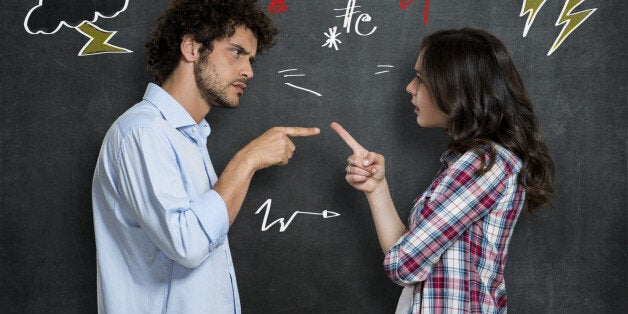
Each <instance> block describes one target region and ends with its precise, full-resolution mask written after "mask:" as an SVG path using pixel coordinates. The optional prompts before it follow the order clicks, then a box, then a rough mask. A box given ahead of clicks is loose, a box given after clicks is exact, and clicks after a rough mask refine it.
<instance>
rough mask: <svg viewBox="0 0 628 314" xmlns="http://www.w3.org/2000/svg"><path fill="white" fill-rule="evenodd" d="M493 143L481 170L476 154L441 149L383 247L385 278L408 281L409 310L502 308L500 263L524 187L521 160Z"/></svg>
mask: <svg viewBox="0 0 628 314" xmlns="http://www.w3.org/2000/svg"><path fill="white" fill-rule="evenodd" d="M494 147H495V150H496V155H495V164H494V165H493V166H492V167H491V169H489V170H488V171H487V172H485V173H484V174H482V175H478V174H477V172H478V169H480V167H481V165H482V160H481V158H480V156H479V155H478V154H477V153H475V152H473V151H468V152H466V153H464V154H455V153H453V152H452V151H447V152H445V153H444V154H443V156H442V157H441V162H442V164H443V165H442V167H441V170H440V171H439V173H438V174H437V176H436V178H435V179H434V182H433V183H432V184H431V186H430V187H429V188H428V189H426V191H425V192H424V193H423V194H422V195H421V196H420V197H419V198H417V201H416V202H415V205H414V207H413V209H412V211H411V212H410V217H409V225H410V228H409V231H408V232H407V233H406V234H404V235H403V236H402V237H401V238H400V239H399V241H398V242H397V243H396V244H395V245H394V246H393V247H392V248H390V249H389V250H388V251H387V252H386V257H385V259H384V268H385V270H386V274H387V275H388V277H389V278H390V279H391V280H392V281H394V282H395V283H397V284H399V285H404V286H407V285H415V288H414V296H413V302H412V305H411V307H410V311H411V312H412V313H505V312H506V285H505V282H504V276H503V274H504V267H505V265H506V255H507V251H508V244H509V242H510V238H511V236H512V231H513V229H514V226H515V222H516V221H517V217H518V216H519V213H520V212H521V208H522V207H523V202H524V196H525V192H524V190H523V187H522V186H521V185H520V184H518V182H517V175H518V173H519V170H520V169H521V166H522V164H521V160H520V159H519V158H518V157H517V156H515V154H513V153H512V152H510V151H509V150H507V149H505V148H503V147H502V146H499V145H497V144H494ZM486 156H487V157H486V158H488V154H486Z"/></svg>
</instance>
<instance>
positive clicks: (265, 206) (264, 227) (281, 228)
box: [255, 198, 340, 232]
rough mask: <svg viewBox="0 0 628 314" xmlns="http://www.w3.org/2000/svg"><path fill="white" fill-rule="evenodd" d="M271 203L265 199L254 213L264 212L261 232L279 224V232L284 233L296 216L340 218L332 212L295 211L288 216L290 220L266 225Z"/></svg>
mask: <svg viewBox="0 0 628 314" xmlns="http://www.w3.org/2000/svg"><path fill="white" fill-rule="evenodd" d="M271 203H272V199H270V198H269V199H267V200H266V202H264V203H263V204H262V206H260V207H259V208H258V209H257V211H255V214H256V215H257V214H259V213H260V212H261V211H262V210H265V212H264V220H263V221H262V228H261V230H262V231H266V230H268V229H270V228H271V227H272V226H273V225H275V224H277V223H278V224H279V232H284V231H286V229H288V227H289V226H290V224H291V223H292V221H293V220H294V218H296V216H297V215H298V214H302V215H316V216H322V217H323V218H325V219H326V218H333V217H337V216H340V214H339V213H336V212H333V211H329V210H323V211H322V212H320V213H313V212H304V211H295V212H293V213H292V215H291V216H290V218H288V221H284V219H285V218H278V219H277V220H275V221H273V222H271V223H270V224H268V214H269V213H270V206H271Z"/></svg>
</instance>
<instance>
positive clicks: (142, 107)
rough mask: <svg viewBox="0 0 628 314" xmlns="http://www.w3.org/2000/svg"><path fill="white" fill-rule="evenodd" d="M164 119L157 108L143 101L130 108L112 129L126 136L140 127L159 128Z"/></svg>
mask: <svg viewBox="0 0 628 314" xmlns="http://www.w3.org/2000/svg"><path fill="white" fill-rule="evenodd" d="M162 121H163V117H162V116H161V113H160V111H159V109H157V107H155V106H154V105H153V104H151V103H150V102H148V101H146V100H142V101H140V102H139V103H137V104H135V105H134V106H133V107H131V108H129V109H128V110H127V111H126V112H124V113H123V114H122V115H120V117H118V119H117V120H116V121H115V122H114V123H113V126H112V128H116V129H117V130H118V131H119V132H121V133H123V134H125V133H128V132H129V131H132V130H134V129H137V128H140V127H158V126H159V125H160V123H161V122H162Z"/></svg>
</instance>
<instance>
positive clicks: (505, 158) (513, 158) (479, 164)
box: [449, 142, 523, 174]
mask: <svg viewBox="0 0 628 314" xmlns="http://www.w3.org/2000/svg"><path fill="white" fill-rule="evenodd" d="M456 155H457V156H456ZM491 155H492V156H493V158H494V159H493V161H492V165H491V167H490V168H489V169H486V171H496V170H497V171H506V172H507V173H512V174H517V173H519V171H520V170H521V167H522V166H523V163H522V161H521V158H519V157H518V156H517V155H516V154H515V153H513V152H512V151H510V150H509V149H508V148H506V147H504V146H502V145H500V144H498V143H495V142H490V143H489V144H487V145H483V146H482V149H481V154H480V152H479V151H478V150H475V149H469V150H467V151H466V152H464V153H462V154H460V153H459V154H453V156H455V157H454V158H452V159H455V161H454V162H453V163H450V168H453V169H461V168H464V169H473V171H474V172H477V171H480V170H481V169H484V168H485V166H486V165H490V164H491ZM449 156H451V154H449Z"/></svg>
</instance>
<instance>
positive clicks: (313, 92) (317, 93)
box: [277, 69, 323, 97]
mask: <svg viewBox="0 0 628 314" xmlns="http://www.w3.org/2000/svg"><path fill="white" fill-rule="evenodd" d="M296 70H298V69H285V70H280V71H277V73H279V74H281V73H288V72H293V71H296ZM294 76H305V74H290V73H288V74H283V77H294ZM284 84H286V85H288V86H290V87H293V88H296V89H300V90H303V91H306V92H308V93H312V94H314V95H316V96H319V97H320V96H323V95H322V94H321V93H319V92H315V91H313V90H311V89H307V88H305V87H301V86H297V85H294V84H291V83H285V82H284Z"/></svg>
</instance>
